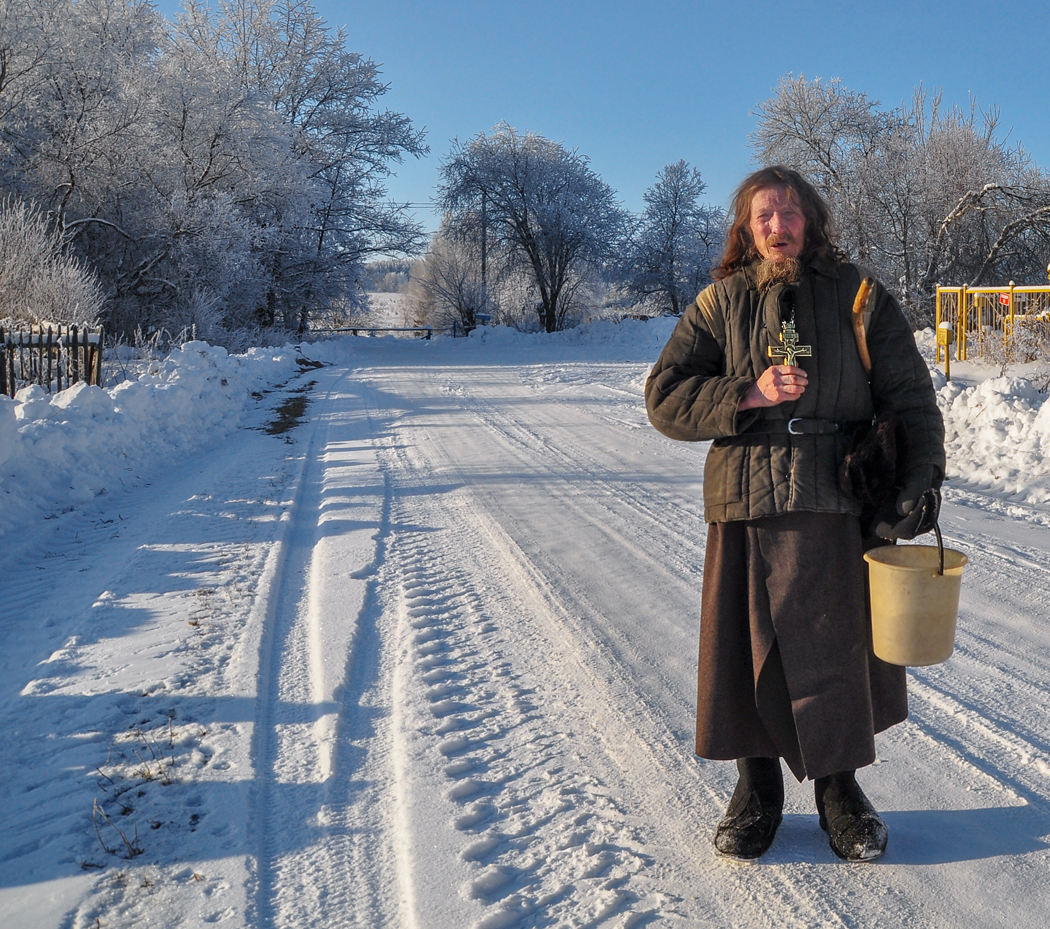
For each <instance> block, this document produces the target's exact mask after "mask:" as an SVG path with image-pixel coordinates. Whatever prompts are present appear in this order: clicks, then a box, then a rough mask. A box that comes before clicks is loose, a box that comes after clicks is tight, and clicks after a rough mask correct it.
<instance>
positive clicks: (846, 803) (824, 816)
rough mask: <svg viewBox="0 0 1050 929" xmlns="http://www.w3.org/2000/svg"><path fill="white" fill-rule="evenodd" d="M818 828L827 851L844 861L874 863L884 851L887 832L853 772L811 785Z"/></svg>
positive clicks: (817, 781)
mask: <svg viewBox="0 0 1050 929" xmlns="http://www.w3.org/2000/svg"><path fill="white" fill-rule="evenodd" d="M813 791H814V794H815V796H816V800H817V812H818V813H819V814H820V828H821V829H823V830H824V831H825V832H827V834H828V841H829V842H830V843H831V850H832V851H833V852H834V853H835V854H836V855H838V856H839V858H845V859H846V860H847V861H874V860H875V859H876V858H880V857H881V856H882V853H883V852H884V851H886V842H887V840H888V839H889V830H888V829H887V828H886V824H885V823H884V822H883V821H882V817H881V816H879V814H878V813H876V812H875V807H873V806H872V805H871V801H869V800H868V798H867V797H865V796H864V791H863V790H861V789H860V785H859V784H858V783H857V779H856V778H855V777H854V772H853V771H840V772H839V773H838V774H829V775H828V776H827V777H818V778H817V779H816V780H815V781H814V782H813Z"/></svg>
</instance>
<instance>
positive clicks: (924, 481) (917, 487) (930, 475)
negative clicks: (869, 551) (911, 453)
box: [875, 465, 942, 541]
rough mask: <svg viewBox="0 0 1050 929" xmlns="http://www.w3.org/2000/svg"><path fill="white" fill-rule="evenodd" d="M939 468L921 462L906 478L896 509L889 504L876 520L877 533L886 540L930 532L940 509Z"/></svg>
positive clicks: (910, 537) (940, 478)
mask: <svg viewBox="0 0 1050 929" xmlns="http://www.w3.org/2000/svg"><path fill="white" fill-rule="evenodd" d="M941 480H942V475H941V473H940V469H938V468H935V467H934V466H933V465H920V466H919V467H917V468H915V469H914V470H912V471H909V472H908V475H907V476H906V477H905V479H904V486H903V487H902V488H901V492H900V493H899V494H898V495H897V505H896V507H895V511H889V507H886V509H885V510H883V512H881V513H880V514H879V516H878V518H877V519H876V520H875V534H876V535H877V536H879V537H880V538H883V539H890V540H892V541H895V540H897V539H903V540H904V541H908V540H909V539H914V538H915V537H916V536H917V535H922V534H923V533H924V532H929V531H930V530H931V529H932V528H933V524H934V523H935V522H937V516H938V514H939V513H940V511H941V490H940V487H941ZM902 517H903V518H902Z"/></svg>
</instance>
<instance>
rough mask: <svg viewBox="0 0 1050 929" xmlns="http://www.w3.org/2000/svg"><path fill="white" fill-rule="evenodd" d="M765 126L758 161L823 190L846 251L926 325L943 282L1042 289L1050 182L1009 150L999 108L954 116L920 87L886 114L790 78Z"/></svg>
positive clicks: (764, 114)
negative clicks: (1000, 133)
mask: <svg viewBox="0 0 1050 929" xmlns="http://www.w3.org/2000/svg"><path fill="white" fill-rule="evenodd" d="M755 115H757V116H758V125H757V127H756V129H755V132H754V133H753V135H752V139H751V141H752V145H753V147H754V149H755V153H756V157H757V159H758V160H759V161H760V162H761V163H763V164H777V163H780V164H786V165H789V166H791V167H794V168H797V169H799V170H800V171H802V172H803V173H804V174H806V175H807V176H808V177H809V178H810V179H811V180H812V181H813V182H814V183H815V184H816V185H817V187H818V188H819V189H820V190H821V192H822V193H823V194H824V195H825V196H826V197H827V198H828V200H829V202H830V204H831V206H832V211H833V214H834V216H835V218H836V220H837V223H838V227H839V231H840V234H841V237H842V240H843V244H844V246H845V247H846V248H847V250H849V251H850V252H851V253H852V254H853V255H854V256H855V257H856V258H857V259H858V260H860V261H861V262H863V263H864V264H866V265H869V266H870V267H871V268H872V269H873V270H874V271H875V272H876V273H878V274H879V276H880V277H882V278H883V279H884V280H886V281H887V282H888V283H891V285H895V287H896V290H897V292H898V295H899V297H900V298H901V300H902V302H903V303H904V304H905V305H906V306H907V307H908V308H909V309H910V310H911V311H912V313H913V316H914V317H915V318H916V320H917V321H919V320H921V319H923V318H926V317H928V316H929V315H930V313H931V307H932V294H933V292H934V290H935V288H936V285H937V284H938V282H940V283H953V284H959V283H965V284H970V285H977V284H980V283H985V282H994V281H1002V282H1005V281H1007V280H1011V279H1012V280H1017V281H1019V282H1020V281H1026V280H1028V281H1034V280H1037V279H1038V280H1040V282H1041V279H1042V273H1043V268H1044V267H1045V265H1046V254H1047V251H1048V249H1050V180H1048V178H1047V176H1046V174H1045V172H1043V171H1042V170H1040V169H1039V168H1038V167H1037V166H1036V165H1034V164H1033V163H1032V161H1031V159H1030V158H1029V156H1028V155H1027V154H1026V153H1025V152H1024V151H1023V150H1022V149H1020V148H1019V147H1017V148H1008V147H1007V146H1006V144H1005V143H1003V142H1001V141H999V140H998V139H997V137H996V130H997V128H998V113H997V111H995V110H994V109H993V110H990V111H987V112H985V111H981V110H980V109H979V108H978V107H977V105H976V103H973V102H971V105H970V107H969V109H968V110H963V109H961V108H959V107H947V106H945V105H944V104H943V102H942V100H941V98H940V96H939V95H933V96H931V95H929V94H928V93H927V92H926V91H924V90H923V89H922V88H921V87H920V88H918V89H917V90H916V92H915V95H914V97H913V98H912V100H911V101H910V102H909V103H907V104H905V105H902V106H901V107H898V108H895V109H890V110H884V109H881V108H880V104H879V102H878V101H877V100H872V99H870V98H868V97H867V96H866V95H865V94H863V93H859V92H856V91H851V90H848V89H847V88H846V87H844V86H843V85H842V83H841V82H840V81H837V80H833V81H820V80H815V81H807V80H806V79H805V78H804V77H802V76H799V77H794V76H791V75H788V76H787V77H785V78H783V79H782V80H781V81H780V83H779V85H778V86H777V88H776V90H775V92H774V95H773V96H772V97H771V98H770V99H769V100H767V101H765V102H764V103H763V104H761V105H760V106H759V107H758V109H757V110H756V112H755Z"/></svg>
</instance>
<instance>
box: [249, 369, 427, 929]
mask: <svg viewBox="0 0 1050 929" xmlns="http://www.w3.org/2000/svg"><path fill="white" fill-rule="evenodd" d="M326 378H327V380H328V382H329V383H328V386H327V388H326V393H325V395H324V396H323V397H318V398H317V401H316V403H315V408H314V409H312V410H311V414H310V415H311V419H312V421H313V423H314V425H313V428H312V430H311V433H310V437H309V443H308V451H307V454H306V459H307V464H306V469H305V473H304V477H303V480H302V484H301V487H300V493H299V495H298V496H297V499H296V502H295V505H294V507H293V508H292V511H291V514H290V527H289V531H288V534H287V550H286V552H285V554H284V555H283V558H282V563H281V567H280V570H279V579H278V580H277V581H276V583H275V585H274V593H273V596H272V599H271V602H270V603H269V604H268V605H267V606H266V609H267V610H268V611H269V613H270V615H269V617H268V620H267V633H266V639H265V641H264V642H263V645H262V648H261V654H262V656H263V659H262V661H261V663H260V675H259V681H258V687H257V693H258V694H259V697H258V711H257V717H256V738H255V741H254V744H253V757H254V758H255V761H256V764H255V771H256V779H257V786H256V790H255V795H254V798H253V804H254V814H253V818H254V819H255V820H256V821H257V822H258V824H259V825H258V829H257V838H256V843H257V859H258V870H257V874H256V889H255V906H254V910H253V911H252V912H251V913H250V914H249V915H250V918H251V920H252V925H256V926H258V927H260V929H265V927H276V926H290V925H308V924H309V925H313V924H318V925H324V926H325V927H341V926H359V925H377V926H380V925H396V924H404V923H403V922H402V920H401V914H402V912H403V911H404V909H405V903H404V899H405V898H406V896H407V897H410V896H411V884H410V881H409V880H408V879H407V877H406V875H405V873H404V871H403V869H402V868H400V867H399V861H398V855H397V848H396V840H395V838H396V828H395V825H394V819H395V818H396V810H394V808H393V807H392V805H391V803H390V800H389V798H390V796H391V793H392V786H391V785H392V784H393V783H394V781H395V777H394V774H393V767H392V766H393V760H392V757H391V741H392V738H391V734H390V731H389V729H390V722H389V706H390V702H391V698H390V687H391V684H390V681H391V676H392V660H391V657H390V649H389V647H388V646H387V644H386V640H387V639H388V638H389V633H388V632H387V631H386V630H385V629H384V620H385V616H384V612H383V606H382V602H381V595H380V591H381V590H382V588H383V586H384V584H385V583H386V581H385V575H386V573H387V572H386V568H385V566H384V561H385V551H386V545H387V542H386V538H387V535H388V534H389V531H390V529H389V519H390V517H389V493H388V491H387V490H386V489H385V485H384V484H382V483H380V484H379V485H378V486H377V485H375V480H376V477H377V473H376V472H377V469H376V467H375V464H374V450H373V449H372V438H371V433H372V431H373V430H372V429H371V428H370V427H368V426H366V425H365V422H366V417H365V415H364V413H363V411H361V410H360V409H359V407H360V402H359V398H358V397H357V396H356V395H355V394H354V393H353V391H352V389H351V387H350V384H349V379H348V377H347V375H346V373H345V372H343V373H342V374H337V373H334V372H329V373H327V375H326ZM370 462H371V464H370ZM362 468H364V469H365V470H364V471H362V470H361V469H362ZM361 475H363V476H364V479H365V483H364V484H361V483H359V481H360V480H361V479H362V477H361ZM369 476H371V480H370V482H369ZM379 480H380V481H382V478H381V476H379Z"/></svg>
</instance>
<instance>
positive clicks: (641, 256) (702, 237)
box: [626, 161, 724, 316]
mask: <svg viewBox="0 0 1050 929" xmlns="http://www.w3.org/2000/svg"><path fill="white" fill-rule="evenodd" d="M706 189H707V185H706V184H705V183H704V182H703V180H701V178H700V172H699V171H698V170H697V169H696V168H691V167H690V166H689V165H688V164H687V163H686V162H685V161H678V162H676V163H675V164H670V165H667V166H665V167H664V168H662V169H661V170H660V172H659V173H658V174H657V176H656V183H655V184H654V185H653V186H652V187H650V188H649V189H648V190H647V191H646V192H645V194H644V195H643V196H644V199H645V211H644V212H643V214H642V217H641V220H640V221H639V223H638V227H637V228H636V229H635V231H634V234H633V235H632V237H631V241H630V244H629V245H628V247H627V256H626V257H627V268H626V279H627V288H628V291H629V292H631V293H633V294H634V295H635V296H636V297H639V298H641V299H643V300H648V301H651V302H654V303H655V304H656V308H657V310H658V311H659V312H662V313H670V314H672V315H674V316H678V315H680V314H681V313H682V311H683V310H684V309H685V307H686V306H687V305H688V303H689V302H690V301H692V300H693V298H694V297H696V295H697V294H698V293H699V292H700V291H701V290H702V289H703V288H704V287H705V286H706V285H707V284H708V283H709V282H710V280H711V278H710V274H709V271H710V269H711V267H712V265H714V264H715V262H716V261H717V260H718V256H719V253H720V252H721V249H722V243H723V241H724V232H723V219H724V217H723V213H722V211H721V210H720V209H718V208H716V207H709V206H706V205H704V204H702V203H701V202H700V196H701V194H703V192H704V191H705V190H706Z"/></svg>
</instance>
